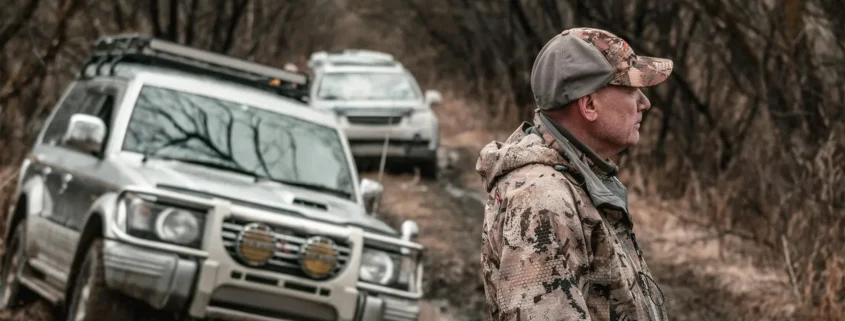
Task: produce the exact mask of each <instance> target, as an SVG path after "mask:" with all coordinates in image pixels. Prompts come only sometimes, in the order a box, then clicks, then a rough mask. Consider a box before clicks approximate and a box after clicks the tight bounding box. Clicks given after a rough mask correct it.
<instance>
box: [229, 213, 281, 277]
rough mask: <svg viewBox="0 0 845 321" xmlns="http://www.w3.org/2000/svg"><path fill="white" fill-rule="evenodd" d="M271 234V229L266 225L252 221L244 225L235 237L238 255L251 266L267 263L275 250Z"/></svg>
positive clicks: (272, 234)
mask: <svg viewBox="0 0 845 321" xmlns="http://www.w3.org/2000/svg"><path fill="white" fill-rule="evenodd" d="M273 236H274V233H273V229H272V228H270V227H269V226H267V225H264V224H259V223H253V224H249V225H247V226H244V229H243V231H242V232H241V233H240V235H238V239H237V251H238V256H240V257H241V259H242V260H243V261H244V262H245V263H247V264H249V265H252V266H260V265H263V264H264V263H267V261H269V260H270V259H271V258H273V254H275V251H276V244H275V242H274V238H273Z"/></svg>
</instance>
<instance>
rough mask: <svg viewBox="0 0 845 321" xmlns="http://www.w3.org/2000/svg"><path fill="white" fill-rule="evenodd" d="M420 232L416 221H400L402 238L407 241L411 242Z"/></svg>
mask: <svg viewBox="0 0 845 321" xmlns="http://www.w3.org/2000/svg"><path fill="white" fill-rule="evenodd" d="M419 234H420V227H419V225H417V222H414V221H412V220H405V221H404V222H402V239H403V240H405V241H408V242H413V241H414V240H416V239H417V236H418V235H419Z"/></svg>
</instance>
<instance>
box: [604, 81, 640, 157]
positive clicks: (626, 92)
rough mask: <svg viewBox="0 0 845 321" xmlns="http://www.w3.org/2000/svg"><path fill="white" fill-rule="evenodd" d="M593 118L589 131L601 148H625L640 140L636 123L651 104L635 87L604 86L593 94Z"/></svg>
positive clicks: (638, 126)
mask: <svg viewBox="0 0 845 321" xmlns="http://www.w3.org/2000/svg"><path fill="white" fill-rule="evenodd" d="M593 104H594V105H595V108H596V112H597V117H596V119H595V121H594V122H592V126H591V127H592V131H593V133H594V135H595V137H596V138H597V139H599V140H601V143H602V144H603V145H606V146H608V147H611V148H616V149H619V150H621V149H625V148H628V147H631V146H633V145H635V144H636V143H637V142H638V141H639V139H640V121H642V119H643V111H644V110H646V109H649V108H650V107H651V102H649V100H648V98H646V96H645V95H644V94H643V92H642V91H641V90H640V89H639V88H634V87H624V86H612V85H611V86H607V87H605V88H602V89H601V90H599V91H597V92H596V93H595V94H594V95H593Z"/></svg>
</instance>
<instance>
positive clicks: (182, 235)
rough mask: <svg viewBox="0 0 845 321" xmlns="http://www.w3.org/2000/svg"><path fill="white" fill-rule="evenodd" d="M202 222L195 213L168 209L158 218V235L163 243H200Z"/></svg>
mask: <svg viewBox="0 0 845 321" xmlns="http://www.w3.org/2000/svg"><path fill="white" fill-rule="evenodd" d="M200 228H201V227H200V222H199V218H197V216H196V215H194V213H191V212H188V211H185V210H181V209H175V208H168V209H165V210H164V211H162V212H161V213H160V214H158V218H156V229H155V231H156V235H158V238H160V239H161V240H162V241H167V242H173V243H177V244H191V243H194V242H196V241H199V236H200Z"/></svg>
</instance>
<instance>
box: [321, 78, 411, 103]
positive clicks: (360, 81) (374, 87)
mask: <svg viewBox="0 0 845 321" xmlns="http://www.w3.org/2000/svg"><path fill="white" fill-rule="evenodd" d="M414 87H415V85H414V82H413V80H412V79H411V77H410V76H409V75H408V74H406V73H398V72H386V73H375V72H356V73H352V72H343V73H341V72H338V73H327V74H325V75H324V76H323V79H322V80H321V81H320V89H319V91H318V92H317V97H318V98H320V99H325V100H389V99H417V98H418V97H419V96H418V94H417V91H416V89H415V88H414Z"/></svg>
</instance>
